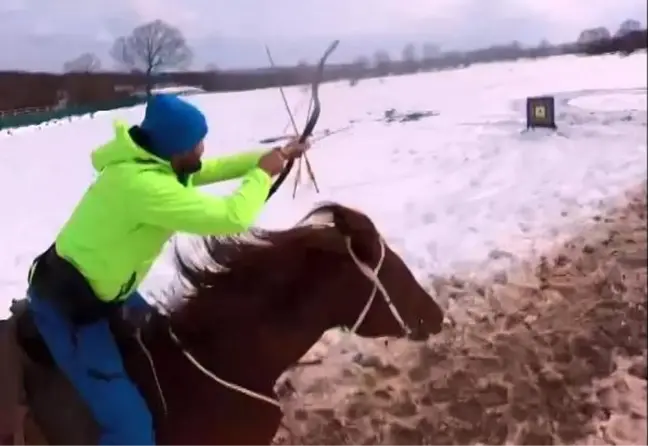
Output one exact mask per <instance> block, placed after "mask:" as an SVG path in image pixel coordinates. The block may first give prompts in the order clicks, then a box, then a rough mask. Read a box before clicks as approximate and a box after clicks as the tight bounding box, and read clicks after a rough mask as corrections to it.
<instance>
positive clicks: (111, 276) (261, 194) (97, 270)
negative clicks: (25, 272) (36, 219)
mask: <svg viewBox="0 0 648 446" xmlns="http://www.w3.org/2000/svg"><path fill="white" fill-rule="evenodd" d="M128 129H129V127H128V126H127V125H126V124H125V123H122V122H116V123H115V138H114V139H113V140H112V141H110V142H108V143H107V144H106V145H104V146H101V147H99V148H98V149H97V150H95V151H94V152H93V153H92V165H93V167H94V168H95V170H97V171H98V173H99V175H98V177H97V178H96V180H95V182H94V183H93V184H92V185H91V186H90V187H89V188H88V190H87V191H86V193H85V195H84V196H83V198H82V199H81V201H80V202H79V204H78V205H77V207H76V209H75V210H74V212H73V214H72V216H71V217H70V219H69V220H68V221H67V223H66V224H65V225H64V226H63V229H62V230H61V232H60V233H59V235H58V237H57V238H56V243H55V246H56V251H57V253H58V254H59V256H61V257H63V258H64V259H66V260H68V261H69V262H71V263H72V264H73V265H75V266H76V267H77V268H78V270H79V271H80V272H81V273H82V274H83V275H84V276H85V278H86V279H87V280H88V282H89V283H90V285H91V286H92V288H93V289H94V291H95V293H96V294H97V296H98V297H99V298H100V299H101V300H103V301H106V302H108V301H112V300H116V299H118V300H123V299H125V298H126V297H127V296H128V295H129V294H130V292H132V291H133V290H134V289H135V288H136V287H137V285H139V283H140V282H141V281H142V279H143V278H144V276H145V275H146V274H147V272H148V271H149V269H150V268H151V265H152V264H153V262H154V261H155V259H156V258H157V257H158V255H159V254H160V252H161V251H162V248H163V247H164V244H165V243H166V242H167V241H168V240H169V238H170V237H171V236H172V235H173V234H174V233H175V232H176V231H180V232H187V233H192V234H200V235H226V234H234V233H239V232H243V231H245V230H247V229H248V228H249V227H250V226H251V225H252V223H253V222H254V221H255V219H256V218H257V216H258V214H259V212H260V211H261V209H262V207H263V204H264V203H265V199H266V196H267V195H268V192H269V190H270V184H271V179H270V177H269V175H268V174H267V173H266V172H264V171H263V170H261V169H259V168H258V167H256V166H257V162H258V161H259V158H260V156H261V152H250V153H244V154H241V155H234V156H228V157H223V158H218V159H212V160H206V161H205V162H204V163H203V167H202V169H201V170H200V171H199V172H197V173H196V174H194V175H192V176H191V177H190V178H189V182H188V185H187V186H183V185H182V184H181V183H180V182H179V181H178V179H177V177H176V175H175V173H174V172H173V170H172V169H171V165H170V164H169V163H168V162H166V161H164V160H162V159H160V158H157V157H155V156H154V155H152V154H150V153H148V152H147V151H145V150H144V149H142V148H140V147H139V146H137V145H136V144H135V143H134V142H133V141H132V139H131V138H130V135H129V134H128ZM238 177H243V182H242V184H241V186H240V187H239V188H238V189H237V190H236V191H235V192H234V193H233V194H231V195H230V196H227V197H214V196H211V195H206V194H203V193H201V192H199V191H198V190H197V189H196V188H194V187H193V186H200V185H204V184H210V183H214V182H218V181H226V180H230V179H233V178H238Z"/></svg>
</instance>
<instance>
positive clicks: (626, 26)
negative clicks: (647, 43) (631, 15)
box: [615, 19, 642, 37]
mask: <svg viewBox="0 0 648 446" xmlns="http://www.w3.org/2000/svg"><path fill="white" fill-rule="evenodd" d="M641 29H642V26H641V23H640V22H639V21H638V20H634V19H628V20H625V21H624V22H623V23H622V24H621V26H620V27H619V30H618V31H617V32H616V34H615V37H623V36H625V35H627V34H629V33H631V32H633V31H640V30H641Z"/></svg>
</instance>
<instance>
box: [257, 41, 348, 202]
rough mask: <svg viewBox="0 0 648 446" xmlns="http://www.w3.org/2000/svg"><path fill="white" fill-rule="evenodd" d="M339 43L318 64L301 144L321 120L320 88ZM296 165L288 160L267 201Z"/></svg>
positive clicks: (293, 161)
mask: <svg viewBox="0 0 648 446" xmlns="http://www.w3.org/2000/svg"><path fill="white" fill-rule="evenodd" d="M339 43H340V41H339V40H334V41H333V42H332V43H331V44H330V45H329V47H328V48H327V49H326V51H325V52H324V55H323V56H322V57H321V58H320V60H319V63H318V64H317V72H316V76H315V79H313V83H312V84H311V95H312V99H311V100H312V102H313V110H312V112H311V114H310V116H309V117H308V121H306V125H305V126H304V130H302V132H301V135H299V142H300V143H304V142H306V140H307V139H308V138H309V137H310V136H311V135H312V134H313V130H314V129H315V125H316V124H317V121H318V119H319V116H320V112H321V104H320V99H319V86H320V83H321V82H322V80H323V78H324V65H326V60H327V59H328V58H329V56H330V55H331V53H333V51H335V49H336V48H337V46H338V44H339ZM294 164H295V159H294V158H291V159H290V160H288V162H287V163H286V165H285V167H284V168H283V170H282V171H281V173H280V174H279V176H278V177H277V179H276V180H275V182H274V183H273V184H272V186H271V187H270V192H268V197H267V198H266V201H268V200H269V199H270V197H272V196H273V195H274V193H275V192H277V189H279V187H281V185H282V184H283V182H284V181H285V180H286V178H287V177H288V174H289V173H290V171H291V170H292V168H293V165H294Z"/></svg>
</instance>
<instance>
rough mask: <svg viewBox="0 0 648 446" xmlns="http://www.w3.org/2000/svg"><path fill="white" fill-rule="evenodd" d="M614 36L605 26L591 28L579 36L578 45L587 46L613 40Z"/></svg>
mask: <svg viewBox="0 0 648 446" xmlns="http://www.w3.org/2000/svg"><path fill="white" fill-rule="evenodd" d="M611 37H612V35H611V34H610V31H609V30H608V29H607V28H606V27H604V26H598V27H596V28H589V29H585V30H583V31H582V32H581V33H580V35H579V36H578V40H577V41H576V43H578V44H579V45H587V44H589V43H592V42H596V41H597V40H604V39H609V38H611Z"/></svg>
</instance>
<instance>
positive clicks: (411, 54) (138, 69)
mask: <svg viewBox="0 0 648 446" xmlns="http://www.w3.org/2000/svg"><path fill="white" fill-rule="evenodd" d="M646 40H647V38H646V30H645V29H643V28H642V26H641V24H640V23H639V22H637V21H636V20H626V21H624V22H623V23H622V24H621V25H620V27H619V28H618V29H617V30H616V32H615V33H614V34H612V33H611V32H610V31H609V30H608V29H606V28H604V27H595V28H591V29H586V30H583V31H582V32H581V33H580V34H579V36H578V38H577V39H576V40H575V41H574V42H568V43H561V44H552V43H550V42H548V41H546V40H543V41H541V42H540V43H539V44H538V45H535V46H524V45H521V44H520V43H519V42H515V41H513V42H510V43H508V44H502V45H493V46H490V47H487V48H481V49H476V50H471V51H444V50H443V49H442V48H441V47H440V46H438V45H436V44H434V43H429V42H426V43H422V44H418V45H417V44H414V43H410V44H408V45H406V46H405V47H404V48H403V49H402V52H401V54H400V57H398V58H392V56H391V55H390V54H389V53H388V52H386V51H384V50H378V51H376V52H375V53H374V54H373V56H360V57H358V58H356V59H355V60H354V61H353V62H351V63H347V64H338V65H329V66H327V68H326V73H325V78H326V80H340V79H347V80H349V81H350V82H351V83H352V84H355V83H357V82H359V81H360V80H361V79H363V78H370V77H380V76H388V75H398V74H406V73H414V72H419V71H432V70H441V69H449V68H457V67H466V66H469V65H471V64H474V63H484V62H494V61H505V60H516V59H520V58H540V57H549V56H554V55H560V54H578V53H583V54H601V53H606V52H620V53H624V54H629V53H631V52H633V51H636V50H637V49H640V48H646V46H647V42H646ZM110 56H111V58H112V59H113V60H114V62H115V65H116V67H117V70H112V71H109V70H103V69H102V65H101V61H100V59H99V58H98V57H97V56H96V55H95V54H92V53H85V54H81V55H80V56H79V57H77V58H75V59H73V60H70V61H68V62H66V63H65V64H64V65H63V70H64V72H65V73H64V74H63V75H56V74H46V73H15V72H14V73H7V72H5V73H3V72H0V110H7V109H14V108H21V107H33V106H48V105H50V106H51V105H54V104H55V103H56V102H57V101H58V100H60V97H61V95H64V96H66V100H67V101H68V102H69V103H71V104H88V103H93V102H97V101H106V100H115V99H118V98H120V97H124V96H126V95H129V94H131V93H132V90H133V89H141V90H144V91H150V89H151V87H152V86H153V85H154V84H155V83H159V82H168V83H179V84H184V85H192V86H196V87H200V88H202V89H204V90H206V91H231V90H246V89H254V88H264V87H273V86H278V85H295V84H305V83H307V82H309V81H310V80H311V79H312V76H313V73H314V69H315V68H314V67H313V66H311V65H309V64H308V63H307V62H305V61H300V62H299V63H298V64H297V65H296V66H293V67H283V68H278V69H268V68H259V69H256V70H255V69H250V70H236V71H234V70H230V71H228V70H219V69H218V67H217V66H216V65H215V64H213V63H211V64H208V65H207V66H205V67H204V68H203V69H201V70H193V71H191V70H190V67H191V64H192V61H193V51H192V49H191V47H190V45H189V43H188V42H187V40H186V39H185V37H184V36H183V34H182V32H181V31H180V30H179V29H177V28H175V27H174V26H172V25H170V24H168V23H166V22H163V21H161V20H155V21H152V22H149V23H145V24H143V25H141V26H138V27H136V28H135V29H133V31H132V32H131V33H130V34H128V35H126V36H123V37H120V38H118V39H116V41H115V42H114V44H113V45H112V48H111V50H110ZM25 92H29V93H28V94H25Z"/></svg>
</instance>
